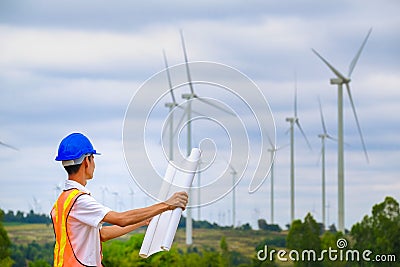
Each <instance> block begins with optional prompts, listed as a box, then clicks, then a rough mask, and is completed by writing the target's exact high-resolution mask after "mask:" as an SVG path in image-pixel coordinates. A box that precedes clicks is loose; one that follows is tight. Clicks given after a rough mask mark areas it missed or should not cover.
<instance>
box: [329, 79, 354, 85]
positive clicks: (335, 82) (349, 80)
mask: <svg viewBox="0 0 400 267" xmlns="http://www.w3.org/2000/svg"><path fill="white" fill-rule="evenodd" d="M330 81H331V84H348V83H350V82H351V79H349V78H344V79H342V78H332V79H331V80H330Z"/></svg>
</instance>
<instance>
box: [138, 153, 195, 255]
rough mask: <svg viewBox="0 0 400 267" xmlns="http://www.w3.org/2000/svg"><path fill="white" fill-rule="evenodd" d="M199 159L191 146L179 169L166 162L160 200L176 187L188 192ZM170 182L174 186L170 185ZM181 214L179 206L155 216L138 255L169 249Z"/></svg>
mask: <svg viewBox="0 0 400 267" xmlns="http://www.w3.org/2000/svg"><path fill="white" fill-rule="evenodd" d="M199 159H200V150H199V149H198V148H193V149H192V151H191V153H190V155H189V157H188V158H187V159H186V160H185V162H184V163H183V165H182V166H181V167H180V169H177V168H175V167H174V166H173V164H172V163H169V164H168V167H167V171H166V173H165V177H164V180H163V184H162V186H161V189H160V193H159V199H160V200H163V201H165V200H167V199H168V198H169V197H170V196H172V195H173V194H174V193H175V192H176V191H177V189H178V188H179V189H180V190H179V191H186V192H189V189H190V187H191V186H192V182H193V179H194V175H195V174H196V170H197V166H198V162H199ZM172 184H173V185H175V186H171V185H172ZM181 216H182V209H181V208H176V209H174V210H168V211H165V212H163V213H161V214H160V215H157V216H155V217H154V218H153V219H152V220H151V222H150V224H149V226H148V227H147V231H146V234H145V236H144V240H143V243H142V247H141V248H140V251H139V256H140V257H143V258H147V257H149V256H151V255H152V254H154V253H157V252H160V251H168V250H170V248H171V245H172V242H173V240H174V237H175V233H176V230H177V228H178V224H179V220H180V218H181Z"/></svg>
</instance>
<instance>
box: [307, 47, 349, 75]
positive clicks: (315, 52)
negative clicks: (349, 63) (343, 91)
mask: <svg viewBox="0 0 400 267" xmlns="http://www.w3.org/2000/svg"><path fill="white" fill-rule="evenodd" d="M311 50H312V51H313V52H314V54H316V55H317V56H318V57H319V58H320V59H321V60H322V61H323V62H324V63H325V64H326V65H327V66H328V67H329V68H330V69H331V71H332V72H333V73H335V75H336V76H337V77H338V78H340V79H342V80H344V81H345V80H347V79H346V77H344V75H343V74H341V73H340V72H339V71H338V70H337V69H335V68H334V67H333V66H332V65H331V64H329V62H328V61H327V60H326V59H325V58H323V57H322V56H321V55H320V54H318V52H317V51H316V50H314V49H312V48H311Z"/></svg>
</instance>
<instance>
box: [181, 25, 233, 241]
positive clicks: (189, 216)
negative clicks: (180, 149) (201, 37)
mask: <svg viewBox="0 0 400 267" xmlns="http://www.w3.org/2000/svg"><path fill="white" fill-rule="evenodd" d="M180 35H181V42H182V49H183V55H184V59H185V67H186V75H187V79H188V84H189V88H190V93H188V94H182V98H183V99H185V100H186V103H187V106H186V111H185V112H186V115H187V144H186V151H187V155H188V156H189V155H190V152H191V150H192V123H191V119H192V101H191V100H192V99H197V100H199V101H201V102H203V103H205V104H208V105H210V106H212V107H214V108H216V109H219V110H222V111H224V112H226V113H229V114H231V115H235V114H234V113H233V112H231V111H229V110H227V109H224V108H222V107H220V106H218V105H216V104H214V103H212V102H209V101H207V100H206V99H203V98H201V97H199V96H198V95H196V94H195V92H194V86H193V83H192V77H191V75H190V70H189V61H188V57H187V53H186V46H185V39H184V37H183V31H182V30H180ZM184 115H185V113H184ZM182 118H183V117H182ZM199 190H200V188H199ZM190 191H191V189H189V196H190ZM189 199H190V197H189ZM186 212H187V213H186V245H191V244H192V243H193V239H192V229H193V226H192V211H191V208H187V209H186Z"/></svg>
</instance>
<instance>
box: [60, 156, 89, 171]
mask: <svg viewBox="0 0 400 267" xmlns="http://www.w3.org/2000/svg"><path fill="white" fill-rule="evenodd" d="M86 158H88V159H89V162H90V161H91V156H87V157H86ZM84 160H85V159H84ZM81 165H82V163H81V164H76V165H70V166H64V169H65V170H66V171H67V173H68V174H69V175H71V174H75V173H77V172H78V171H79V169H80V168H81Z"/></svg>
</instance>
